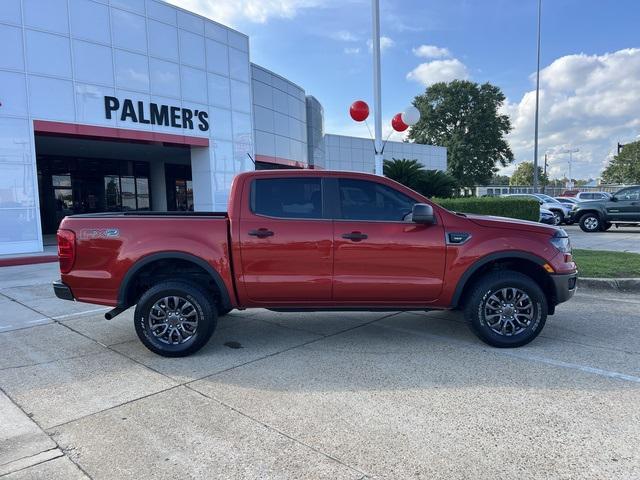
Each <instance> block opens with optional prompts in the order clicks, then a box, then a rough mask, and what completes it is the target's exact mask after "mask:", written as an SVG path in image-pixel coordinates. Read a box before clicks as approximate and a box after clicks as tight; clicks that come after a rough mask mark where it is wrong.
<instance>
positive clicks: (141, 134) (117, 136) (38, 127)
mask: <svg viewBox="0 0 640 480" xmlns="http://www.w3.org/2000/svg"><path fill="white" fill-rule="evenodd" d="M33 129H34V131H35V132H36V133H47V134H52V135H73V136H78V137H91V138H95V139H100V140H133V141H137V142H153V143H171V144H175V145H189V146H192V147H208V146H209V139H208V138H206V137H190V136H188V135H175V134H172V133H158V132H148V131H144V130H129V129H126V128H111V127H98V126H95V125H80V124H76V123H63V122H50V121H46V120H34V121H33Z"/></svg>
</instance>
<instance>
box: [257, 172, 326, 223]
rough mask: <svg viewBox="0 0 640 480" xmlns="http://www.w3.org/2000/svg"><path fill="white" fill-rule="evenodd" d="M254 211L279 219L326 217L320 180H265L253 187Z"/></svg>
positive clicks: (258, 180)
mask: <svg viewBox="0 0 640 480" xmlns="http://www.w3.org/2000/svg"><path fill="white" fill-rule="evenodd" d="M251 211H252V212H253V213H255V214H257V215H266V216H268V217H278V218H322V182H321V179H320V178H261V179H257V180H254V182H253V184H252V186H251Z"/></svg>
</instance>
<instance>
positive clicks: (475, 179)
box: [409, 80, 513, 187]
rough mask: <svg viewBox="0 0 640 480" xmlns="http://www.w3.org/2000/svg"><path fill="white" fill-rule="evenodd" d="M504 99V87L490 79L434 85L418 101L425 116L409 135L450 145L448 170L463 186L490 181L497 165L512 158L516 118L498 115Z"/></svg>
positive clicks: (418, 141)
mask: <svg viewBox="0 0 640 480" xmlns="http://www.w3.org/2000/svg"><path fill="white" fill-rule="evenodd" d="M504 101H505V96H504V94H503V93H502V91H501V90H500V89H499V88H498V87H496V86H494V85H491V84H489V83H485V84H483V85H479V84H477V83H474V82H469V81H466V80H454V81H452V82H450V83H443V82H440V83H434V84H433V85H431V86H430V87H429V88H427V90H426V91H425V93H424V94H422V95H418V96H417V97H416V98H415V99H414V101H413V104H414V105H415V106H416V108H418V110H420V114H421V118H420V121H419V122H418V123H417V124H416V125H414V126H413V127H411V129H410V130H409V138H410V139H412V140H414V141H415V142H416V143H424V144H431V145H441V146H444V147H447V154H448V159H447V160H448V173H449V174H451V175H452V176H453V177H454V178H456V179H457V180H458V182H459V183H460V185H462V186H465V187H471V186H473V185H476V184H487V183H488V182H489V181H490V180H491V177H492V176H493V175H494V173H495V172H497V170H498V168H497V165H500V166H503V167H504V166H507V165H508V164H510V163H511V162H512V161H513V152H512V151H511V148H509V145H508V143H507V141H506V140H505V138H504V137H505V135H506V134H508V133H509V132H510V131H511V122H510V121H509V117H508V116H507V115H501V114H500V113H499V110H500V107H501V106H502V104H503V103H504Z"/></svg>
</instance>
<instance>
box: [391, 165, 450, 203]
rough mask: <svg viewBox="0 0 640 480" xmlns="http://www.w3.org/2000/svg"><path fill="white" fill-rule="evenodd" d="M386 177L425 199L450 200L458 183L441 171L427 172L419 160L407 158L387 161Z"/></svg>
mask: <svg viewBox="0 0 640 480" xmlns="http://www.w3.org/2000/svg"><path fill="white" fill-rule="evenodd" d="M383 173H384V176H385V177H387V178H390V179H392V180H395V181H396V182H399V183H401V184H403V185H404V186H406V187H409V188H411V189H412V190H415V191H416V192H419V193H421V194H422V195H424V196H425V197H441V198H448V197H451V196H452V195H453V194H454V191H455V189H456V188H457V186H458V182H457V181H456V179H455V178H453V177H452V176H451V175H449V174H447V173H445V172H441V171H440V170H425V168H424V166H423V165H422V164H421V163H420V162H418V161H417V160H407V159H406V158H403V159H397V158H394V159H393V160H385V161H384V165H383Z"/></svg>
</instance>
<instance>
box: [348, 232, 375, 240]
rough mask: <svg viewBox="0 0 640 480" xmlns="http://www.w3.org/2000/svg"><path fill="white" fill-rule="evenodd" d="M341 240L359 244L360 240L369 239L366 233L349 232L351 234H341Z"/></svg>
mask: <svg viewBox="0 0 640 480" xmlns="http://www.w3.org/2000/svg"><path fill="white" fill-rule="evenodd" d="M342 238H344V239H346V240H351V241H352V242H359V241H360V240H365V239H367V238H369V236H368V235H367V234H366V233H362V232H351V233H343V234H342Z"/></svg>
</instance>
